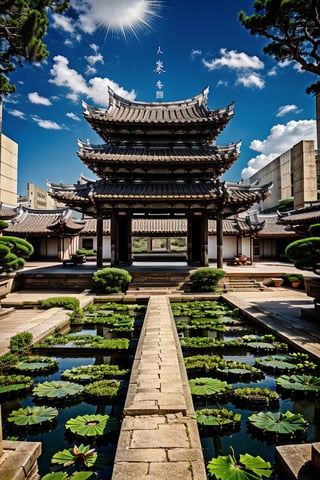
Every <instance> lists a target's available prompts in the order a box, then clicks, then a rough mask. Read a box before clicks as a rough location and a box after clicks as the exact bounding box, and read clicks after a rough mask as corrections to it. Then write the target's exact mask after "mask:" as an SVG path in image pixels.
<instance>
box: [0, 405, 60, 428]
mask: <svg viewBox="0 0 320 480" xmlns="http://www.w3.org/2000/svg"><path fill="white" fill-rule="evenodd" d="M57 416H58V410H57V409H56V408H53V407H44V406H41V407H29V406H28V407H26V408H19V410H13V411H12V412H11V413H10V415H9V416H8V422H12V423H14V424H15V425H16V426H19V427H26V426H32V425H39V424H40V423H44V422H51V421H52V420H54V419H55V418H56V417H57Z"/></svg>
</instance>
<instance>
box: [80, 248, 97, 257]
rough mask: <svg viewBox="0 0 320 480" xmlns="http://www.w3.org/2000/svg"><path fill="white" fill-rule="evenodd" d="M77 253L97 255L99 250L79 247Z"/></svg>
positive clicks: (90, 255) (89, 255) (88, 255)
mask: <svg viewBox="0 0 320 480" xmlns="http://www.w3.org/2000/svg"><path fill="white" fill-rule="evenodd" d="M76 254H77V255H85V256H86V257H96V256H97V252H96V251H95V250H87V249H86V248H78V250H76Z"/></svg>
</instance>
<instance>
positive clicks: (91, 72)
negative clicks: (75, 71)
mask: <svg viewBox="0 0 320 480" xmlns="http://www.w3.org/2000/svg"><path fill="white" fill-rule="evenodd" d="M85 73H86V75H94V74H95V73H97V69H96V68H94V67H91V66H90V65H87V67H86V72H85Z"/></svg>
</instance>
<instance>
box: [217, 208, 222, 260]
mask: <svg viewBox="0 0 320 480" xmlns="http://www.w3.org/2000/svg"><path fill="white" fill-rule="evenodd" d="M216 223H217V267H218V268H223V224H222V216H221V215H217V218H216Z"/></svg>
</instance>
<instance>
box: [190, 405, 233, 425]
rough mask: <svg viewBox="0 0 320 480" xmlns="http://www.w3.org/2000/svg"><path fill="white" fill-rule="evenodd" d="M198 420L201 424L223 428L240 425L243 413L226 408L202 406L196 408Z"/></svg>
mask: <svg viewBox="0 0 320 480" xmlns="http://www.w3.org/2000/svg"><path fill="white" fill-rule="evenodd" d="M195 413H196V420H197V423H198V424H199V425H200V426H203V427H211V428H213V429H218V430H222V429H224V428H226V429H227V428H233V427H235V426H236V425H239V423H240V421H241V414H240V413H235V412H233V411H232V410H227V409H226V408H219V409H218V408H202V409H201V410H196V412H195Z"/></svg>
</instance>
